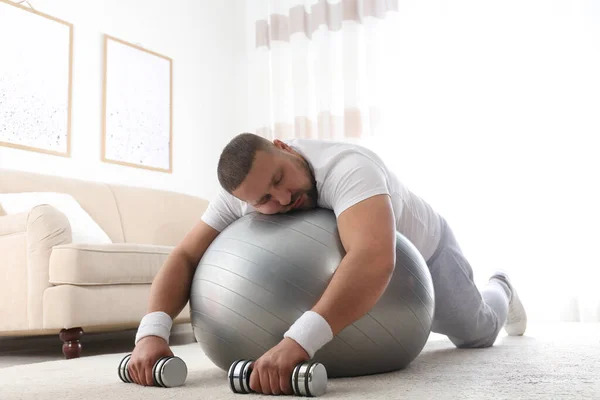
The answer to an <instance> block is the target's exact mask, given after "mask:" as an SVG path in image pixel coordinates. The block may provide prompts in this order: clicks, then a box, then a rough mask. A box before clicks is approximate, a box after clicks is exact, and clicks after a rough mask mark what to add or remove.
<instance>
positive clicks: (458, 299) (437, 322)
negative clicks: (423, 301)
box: [427, 218, 510, 347]
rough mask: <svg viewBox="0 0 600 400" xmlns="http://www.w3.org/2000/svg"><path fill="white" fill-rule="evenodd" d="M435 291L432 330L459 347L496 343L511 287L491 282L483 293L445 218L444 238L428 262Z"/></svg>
mask: <svg viewBox="0 0 600 400" xmlns="http://www.w3.org/2000/svg"><path fill="white" fill-rule="evenodd" d="M427 265H428V267H429V271H430V272H431V277H432V279H433V287H434V290H435V315H434V319H433V325H432V331H433V332H436V333H440V334H443V335H446V336H448V338H449V339H450V340H451V341H452V342H453V343H454V344H455V345H456V346H457V347H489V346H492V345H493V344H494V341H495V340H496V337H497V336H498V333H499V332H500V330H501V329H502V327H503V326H504V322H505V321H506V316H507V313H508V302H509V298H510V297H509V296H510V294H509V290H510V289H509V288H508V286H506V285H504V284H502V283H500V282H499V281H497V280H495V279H494V280H491V281H490V282H489V283H488V284H487V285H486V286H485V287H484V288H483V289H482V290H481V291H480V290H479V289H478V288H477V287H476V286H475V283H474V282H473V270H472V268H471V265H470V264H469V262H468V261H467V259H466V258H465V256H464V255H463V253H462V251H461V249H460V247H459V245H458V243H457V242H456V239H455V237H454V234H453V233H452V230H451V229H450V227H449V226H448V224H447V222H446V221H445V220H444V219H443V218H442V236H441V239H440V243H439V245H438V248H437V250H436V251H435V253H434V254H433V255H432V256H431V258H430V259H429V260H428V261H427Z"/></svg>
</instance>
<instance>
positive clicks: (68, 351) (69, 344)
mask: <svg viewBox="0 0 600 400" xmlns="http://www.w3.org/2000/svg"><path fill="white" fill-rule="evenodd" d="M82 336H83V329H82V328H71V329H63V330H61V331H60V333H59V334H58V337H59V338H60V340H62V342H63V346H62V351H63V354H64V355H65V358H66V359H67V360H68V359H70V358H79V356H81V341H80V340H79V339H81V337H82Z"/></svg>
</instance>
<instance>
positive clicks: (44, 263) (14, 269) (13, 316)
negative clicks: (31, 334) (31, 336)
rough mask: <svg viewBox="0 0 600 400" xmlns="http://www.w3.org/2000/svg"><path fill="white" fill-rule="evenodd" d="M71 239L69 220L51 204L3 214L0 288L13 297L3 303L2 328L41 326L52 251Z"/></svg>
mask: <svg viewBox="0 0 600 400" xmlns="http://www.w3.org/2000/svg"><path fill="white" fill-rule="evenodd" d="M70 242H71V225H70V224H69V220H68V219H67V217H66V216H65V215H64V214H63V213H61V212H60V211H58V210H57V209H56V208H54V207H52V206H50V205H39V206H36V207H33V208H32V209H31V210H30V211H29V212H26V213H19V214H10V215H5V216H2V217H0V274H1V276H3V277H4V279H0V292H1V293H2V295H3V297H4V298H8V299H10V301H8V302H4V301H3V302H2V305H0V315H2V316H3V317H5V316H6V318H3V319H4V321H0V331H6V330H31V329H41V328H42V324H43V318H42V317H43V315H42V313H43V304H42V301H43V295H44V290H46V288H48V287H49V286H51V284H50V282H49V268H50V267H49V266H50V254H51V253H52V248H53V247H54V246H56V245H60V244H66V243H70ZM5 307H6V309H5Z"/></svg>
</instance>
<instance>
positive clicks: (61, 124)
mask: <svg viewBox="0 0 600 400" xmlns="http://www.w3.org/2000/svg"><path fill="white" fill-rule="evenodd" d="M0 37H2V38H9V40H6V39H4V40H2V41H0V54H1V58H2V62H0V146H5V147H11V148H16V149H21V150H28V151H34V152H39V153H44V154H50V155H56V156H63V157H70V156H71V114H72V113H71V111H72V86H73V84H72V82H73V74H72V71H73V24H71V23H69V22H66V21H63V20H61V19H58V18H56V17H53V16H51V15H48V14H45V13H42V12H39V11H36V10H34V9H32V8H29V7H26V6H23V5H21V4H17V3H13V2H11V1H9V0H0Z"/></svg>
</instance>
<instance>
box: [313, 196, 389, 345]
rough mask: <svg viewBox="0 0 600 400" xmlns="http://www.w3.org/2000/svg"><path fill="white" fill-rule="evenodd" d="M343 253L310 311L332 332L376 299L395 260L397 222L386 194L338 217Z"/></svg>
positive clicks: (336, 332)
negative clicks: (326, 324) (317, 315)
mask: <svg viewBox="0 0 600 400" xmlns="http://www.w3.org/2000/svg"><path fill="white" fill-rule="evenodd" d="M338 230H339V233H340V238H341V240H342V244H343V246H344V248H345V249H346V256H345V257H344V258H343V259H342V262H341V263H340V265H339V266H338V268H337V270H336V272H335V273H334V275H333V277H332V279H331V282H330V283H329V285H328V286H327V288H326V289H325V291H324V292H323V295H322V296H321V298H320V299H319V301H318V302H317V304H316V305H315V306H314V307H313V309H312V311H314V312H316V313H318V314H320V315H321V316H322V317H323V318H325V320H326V321H327V322H328V323H329V325H330V326H331V330H332V332H333V335H334V336H335V335H337V334H338V333H339V332H340V331H342V330H343V329H344V328H345V327H347V326H348V325H350V324H352V323H353V322H354V321H356V320H358V319H360V318H361V317H362V316H364V315H365V314H366V313H367V312H369V311H370V310H371V308H373V306H375V304H376V303H377V302H378V301H379V299H380V298H381V296H382V295H383V293H384V292H385V289H386V288H387V285H388V283H389V282H390V279H391V277H392V273H393V271H394V266H395V262H396V250H395V246H396V226H395V223H394V214H393V210H392V204H391V201H390V197H389V196H388V195H378V196H374V197H371V198H368V199H366V200H364V201H362V202H360V203H358V204H355V205H354V206H352V207H350V208H348V209H347V210H346V211H344V212H343V213H342V214H340V216H339V217H338Z"/></svg>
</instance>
